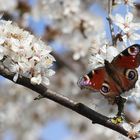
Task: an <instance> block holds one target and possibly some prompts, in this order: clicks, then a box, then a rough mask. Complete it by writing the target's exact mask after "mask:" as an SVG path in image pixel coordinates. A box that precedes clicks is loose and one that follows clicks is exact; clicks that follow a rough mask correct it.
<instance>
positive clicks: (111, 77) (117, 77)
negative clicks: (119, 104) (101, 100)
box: [78, 44, 140, 100]
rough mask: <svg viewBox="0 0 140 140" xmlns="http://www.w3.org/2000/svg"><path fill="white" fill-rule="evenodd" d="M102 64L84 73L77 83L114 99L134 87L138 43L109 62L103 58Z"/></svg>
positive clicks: (136, 76) (139, 51)
mask: <svg viewBox="0 0 140 140" xmlns="http://www.w3.org/2000/svg"><path fill="white" fill-rule="evenodd" d="M104 64H105V65H104V66H103V67H99V68H96V69H94V70H92V71H90V72H89V73H88V74H86V75H84V76H83V77H82V78H81V79H80V80H79V82H78V84H79V86H80V87H81V88H88V89H91V90H93V91H96V92H100V93H101V94H102V95H103V96H105V97H106V98H108V99H113V100H115V98H116V97H118V96H120V95H121V94H122V93H124V92H125V91H129V90H130V89H132V88H134V87H135V83H136V81H137V80H138V72H137V70H136V68H137V67H138V66H139V65H140V45H138V44H134V45H132V46H130V47H128V48H127V49H125V50H124V51H122V52H121V53H120V54H119V55H118V56H116V57H115V58H114V59H113V60H112V62H111V63H110V62H108V61H107V60H105V62H104Z"/></svg>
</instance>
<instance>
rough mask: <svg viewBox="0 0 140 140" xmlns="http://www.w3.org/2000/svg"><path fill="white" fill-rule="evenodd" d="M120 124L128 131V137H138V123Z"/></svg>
mask: <svg viewBox="0 0 140 140" xmlns="http://www.w3.org/2000/svg"><path fill="white" fill-rule="evenodd" d="M121 126H122V127H123V128H124V129H125V130H127V131H128V137H129V138H133V139H136V138H140V123H137V124H129V123H126V122H123V123H122V124H121Z"/></svg>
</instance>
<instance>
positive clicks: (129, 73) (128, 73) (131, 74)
mask: <svg viewBox="0 0 140 140" xmlns="http://www.w3.org/2000/svg"><path fill="white" fill-rule="evenodd" d="M125 75H126V77H127V79H129V80H133V79H135V77H137V72H136V70H132V69H128V70H127V71H126V73H125Z"/></svg>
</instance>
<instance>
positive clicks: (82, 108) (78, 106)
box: [0, 68, 128, 136]
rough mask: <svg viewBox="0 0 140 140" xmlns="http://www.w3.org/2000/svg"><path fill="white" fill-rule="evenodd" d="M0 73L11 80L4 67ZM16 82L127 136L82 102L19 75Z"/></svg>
mask: <svg viewBox="0 0 140 140" xmlns="http://www.w3.org/2000/svg"><path fill="white" fill-rule="evenodd" d="M0 75H2V76H3V77H5V78H7V79H9V80H11V81H12V80H13V77H14V73H11V72H8V71H5V69H3V68H2V69H0ZM15 83H16V84H19V85H22V86H24V87H27V88H29V89H31V90H33V91H35V92H37V93H39V94H40V95H41V96H43V97H44V98H48V99H50V100H53V101H54V102H57V103H58V104H61V105H62V106H64V107H66V108H69V109H71V110H73V111H75V112H77V113H78V114H80V115H82V116H84V117H86V118H88V119H89V120H91V121H92V123H97V124H100V125H103V126H105V127H107V128H110V129H112V130H114V131H117V132H119V133H121V134H123V135H124V136H128V131H126V130H125V129H124V128H123V127H121V126H119V125H115V124H113V123H112V122H111V121H109V118H108V117H106V116H104V115H102V114H100V113H98V112H96V111H94V110H92V109H91V108H89V107H88V106H86V105H84V104H83V103H78V102H75V101H73V100H70V99H69V98H67V97H65V96H63V95H61V94H59V93H57V92H54V91H52V90H49V89H48V88H47V87H45V86H43V85H42V84H40V85H33V84H31V83H30V79H29V78H26V77H23V76H19V78H18V80H17V81H16V82H15Z"/></svg>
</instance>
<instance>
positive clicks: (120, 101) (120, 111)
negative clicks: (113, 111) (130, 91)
mask: <svg viewBox="0 0 140 140" xmlns="http://www.w3.org/2000/svg"><path fill="white" fill-rule="evenodd" d="M125 102H126V99H125V98H123V97H121V96H118V97H116V104H117V106H118V113H117V116H122V115H123V110H124V104H125Z"/></svg>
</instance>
